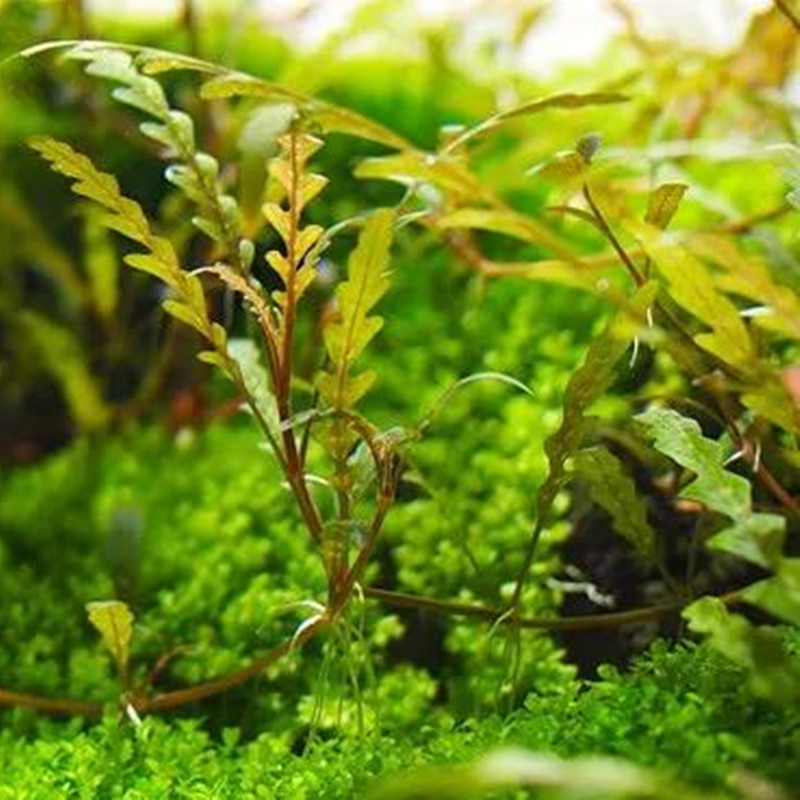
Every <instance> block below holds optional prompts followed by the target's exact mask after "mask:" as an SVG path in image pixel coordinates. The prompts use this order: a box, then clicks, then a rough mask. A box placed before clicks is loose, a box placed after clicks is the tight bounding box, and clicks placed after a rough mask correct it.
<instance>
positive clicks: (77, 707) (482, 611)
mask: <svg viewBox="0 0 800 800" xmlns="http://www.w3.org/2000/svg"><path fill="white" fill-rule="evenodd" d="M378 527H380V526H378ZM364 563H366V559H365V560H364ZM355 567H356V565H354V568H353V570H351V573H350V575H351V576H353V580H352V584H351V586H350V588H351V589H352V585H353V584H354V583H355V579H356V577H357V572H356V569H355ZM364 595H365V596H366V597H369V598H371V599H373V600H377V601H378V602H381V603H385V604H387V605H391V606H395V607H399V608H417V609H422V610H427V611H433V612H435V613H437V614H447V615H449V616H456V617H465V618H468V619H480V620H484V621H486V622H491V623H494V624H500V625H514V626H516V627H518V628H522V629H527V630H546V631H582V630H596V629H600V628H617V627H620V626H622V625H630V624H633V623H638V622H648V621H651V620H655V619H659V618H660V617H663V616H665V615H667V614H671V613H674V612H675V611H678V610H680V609H681V608H683V607H684V606H686V605H687V603H685V602H682V601H673V602H669V603H661V604H660V605H656V606H651V607H649V608H639V609H633V610H631V611H618V612H614V613H610V614H593V615H587V616H582V617H560V618H550V617H521V616H519V615H516V614H509V613H508V612H507V611H501V610H499V609H495V608H487V607H485V606H478V605H472V604H469V603H457V602H452V601H448V600H437V599H435V598H431V597H420V596H418V595H413V594H406V593H404V592H392V591H388V590H386V589H376V588H373V587H366V588H365V589H364ZM345 597H346V595H345ZM718 599H719V600H720V601H722V602H723V603H725V605H734V604H735V603H738V602H740V601H741V593H740V592H737V591H734V592H728V593H727V594H724V595H720V596H719V597H718ZM331 622H332V615H328V616H326V617H322V618H320V619H319V620H317V621H316V622H315V623H314V624H312V625H309V626H308V627H307V628H306V629H304V630H303V631H302V632H301V633H300V634H298V635H297V636H295V637H293V638H292V639H288V640H286V641H284V642H281V644H279V645H276V646H275V647H273V648H272V649H271V650H269V651H268V652H267V653H265V654H264V655H263V656H261V657H259V658H257V659H255V660H254V661H252V662H250V664H248V665H246V666H245V667H242V668H241V669H239V670H236V671H234V672H231V673H229V674H228V675H224V676H222V677H221V678H216V679H214V680H211V681H207V682H205V683H200V684H197V685H196V686H189V687H187V688H185V689H177V690H175V691H173V692H166V693H164V694H156V695H145V694H141V695H138V696H137V695H134V696H133V697H131V698H129V699H130V702H131V703H132V705H133V706H134V707H135V709H136V710H137V712H139V713H141V714H144V713H150V712H155V711H166V710H169V709H172V708H178V707H179V706H184V705H187V704H189V703H196V702H199V701H201V700H204V699H206V698H208V697H212V696H214V695H218V694H222V693H223V692H226V691H228V690H229V689H233V688H234V687H236V686H241V685H242V684H244V683H247V682H248V681H249V680H252V679H253V678H255V677H256V676H258V675H259V674H261V673H262V672H263V671H264V670H265V669H266V668H267V667H269V666H270V665H271V664H274V663H275V662H276V661H278V660H279V659H281V658H283V657H284V656H285V655H287V654H288V653H290V652H291V651H292V650H293V649H294V648H296V647H300V646H301V645H302V644H304V643H305V642H307V641H308V640H309V639H311V638H312V637H314V636H316V635H317V634H318V633H320V632H322V631H323V630H325V629H326V628H328V627H329V626H330V625H331ZM0 706H11V707H19V708H30V709H32V710H34V711H38V712H40V713H43V714H56V715H59V714H67V715H72V716H84V717H98V716H100V715H101V714H102V711H103V704H102V703H97V702H91V701H85V700H73V699H66V698H65V699H61V698H51V697H41V696H39V695H33V694H25V693H21V692H12V691H7V690H5V689H0Z"/></svg>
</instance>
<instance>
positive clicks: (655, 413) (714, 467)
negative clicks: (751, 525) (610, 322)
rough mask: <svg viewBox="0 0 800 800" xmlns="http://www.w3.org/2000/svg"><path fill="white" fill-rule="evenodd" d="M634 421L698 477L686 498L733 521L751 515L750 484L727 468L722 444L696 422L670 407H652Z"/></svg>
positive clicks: (664, 452) (670, 456)
mask: <svg viewBox="0 0 800 800" xmlns="http://www.w3.org/2000/svg"><path fill="white" fill-rule="evenodd" d="M635 420H636V422H637V423H639V425H641V426H642V427H643V428H644V430H645V431H646V433H647V436H648V438H650V439H652V440H653V446H654V447H655V448H656V450H658V451H659V452H660V453H663V454H664V455H666V456H669V458H671V459H672V460H673V461H675V462H676V463H677V464H679V465H680V466H682V467H684V468H685V469H688V470H691V471H692V472H694V473H695V475H696V476H697V478H696V479H695V481H694V482H693V483H692V484H691V485H690V486H689V487H687V488H686V489H684V491H683V492H682V495H683V496H684V497H688V498H691V499H693V500H698V501H699V502H701V503H703V504H704V505H705V506H707V507H708V508H710V509H712V510H713V511H718V512H719V513H720V514H725V516H727V517H730V519H733V520H739V519H742V518H744V517H747V516H748V515H749V514H750V510H751V506H750V483H749V482H748V481H747V479H746V478H743V477H742V476H741V475H736V474H735V473H733V472H730V471H729V470H727V469H725V451H724V449H723V447H722V445H721V444H720V443H719V442H716V441H714V440H713V439H708V438H706V437H705V436H703V432H702V431H701V430H700V426H699V425H698V424H697V422H695V421H694V420H693V419H690V418H688V417H684V416H682V415H681V414H679V413H678V412H677V411H674V410H672V409H669V408H651V409H649V410H647V411H645V412H644V413H643V414H639V415H637V416H636V417H635Z"/></svg>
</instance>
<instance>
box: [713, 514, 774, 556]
mask: <svg viewBox="0 0 800 800" xmlns="http://www.w3.org/2000/svg"><path fill="white" fill-rule="evenodd" d="M785 533H786V520H785V519H784V518H783V517H781V516H778V515H777V514H749V515H747V516H745V517H744V518H742V519H738V520H734V523H733V525H731V526H730V527H729V528H725V529H724V530H722V531H720V532H719V533H717V534H715V535H714V536H712V537H711V539H709V540H708V543H707V544H708V546H709V547H713V548H714V549H715V550H722V551H724V552H726V553H731V554H732V555H735V556H738V557H739V558H743V559H744V560H745V561H749V562H750V563H751V564H757V565H758V566H759V567H764V568H765V569H775V568H776V567H777V566H778V563H779V562H780V560H781V553H782V551H783V542H784V539H785V538H786V537H785Z"/></svg>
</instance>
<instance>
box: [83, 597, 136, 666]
mask: <svg viewBox="0 0 800 800" xmlns="http://www.w3.org/2000/svg"><path fill="white" fill-rule="evenodd" d="M86 612H87V614H88V615H89V622H91V623H92V625H94V627H95V628H96V629H97V630H98V631H99V632H100V636H101V637H102V638H103V644H104V645H105V646H106V648H107V649H108V651H109V653H111V655H112V657H113V659H114V662H115V663H116V665H117V669H118V670H119V672H120V674H122V675H124V674H125V672H126V670H127V666H128V659H129V658H130V646H131V637H132V635H133V614H132V613H131V610H130V609H129V608H128V606H127V605H126V604H125V603H123V602H122V601H120V600H105V601H102V602H95V603H87V604H86Z"/></svg>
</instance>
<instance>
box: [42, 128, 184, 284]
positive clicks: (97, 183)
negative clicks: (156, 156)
mask: <svg viewBox="0 0 800 800" xmlns="http://www.w3.org/2000/svg"><path fill="white" fill-rule="evenodd" d="M30 146H31V147H32V148H33V149H34V150H36V152H38V153H39V154H40V155H41V156H42V157H43V158H44V159H46V160H47V161H48V162H50V166H51V169H53V170H54V171H55V172H59V173H61V174H62V175H65V176H66V177H68V178H72V179H73V180H74V183H73V186H72V191H73V192H75V193H76V194H79V195H81V196H83V197H86V198H88V199H89V200H93V201H94V202H96V203H99V204H100V205H101V206H102V207H103V208H105V209H107V210H108V211H109V212H111V213H110V214H109V215H106V216H104V217H103V218H102V222H103V224H104V225H105V226H106V227H109V228H111V229H112V230H116V231H118V232H119V233H121V234H122V235H123V236H126V237H127V238H128V239H132V240H133V241H134V242H137V243H138V244H141V245H143V246H144V247H146V248H147V249H148V250H149V251H150V253H149V254H148V256H147V257H148V259H149V260H148V261H147V262H143V261H140V260H138V259H137V258H135V257H131V256H129V257H128V258H127V259H126V261H128V263H131V265H132V266H134V267H136V268H137V269H144V270H145V271H146V272H150V273H151V274H153V275H156V276H157V277H159V278H161V280H163V281H164V282H165V283H168V284H170V285H172V284H173V283H174V281H175V279H176V276H177V275H178V274H179V273H180V265H179V263H178V257H177V255H176V254H175V250H174V248H173V247H172V245H171V244H170V243H169V242H168V241H167V240H166V239H162V238H160V237H157V236H155V234H153V232H152V231H151V230H150V225H149V223H148V221H147V217H145V215H144V212H143V211H142V209H141V206H140V205H139V204H138V203H137V202H135V201H134V200H130V199H129V198H127V197H125V196H124V195H123V194H122V193H121V192H120V189H119V184H118V183H117V179H116V178H115V177H114V176H113V175H109V174H108V173H105V172H100V171H99V170H98V169H97V168H96V167H95V166H94V164H93V163H92V162H91V160H90V159H89V158H88V157H87V156H85V155H83V154H82V153H79V152H77V151H76V150H73V149H72V147H70V146H69V145H68V144H66V143H65V142H59V141H57V140H55V139H51V138H49V137H46V136H37V137H34V138H33V139H31V140H30ZM141 258H143V257H142V256H139V259H141Z"/></svg>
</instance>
